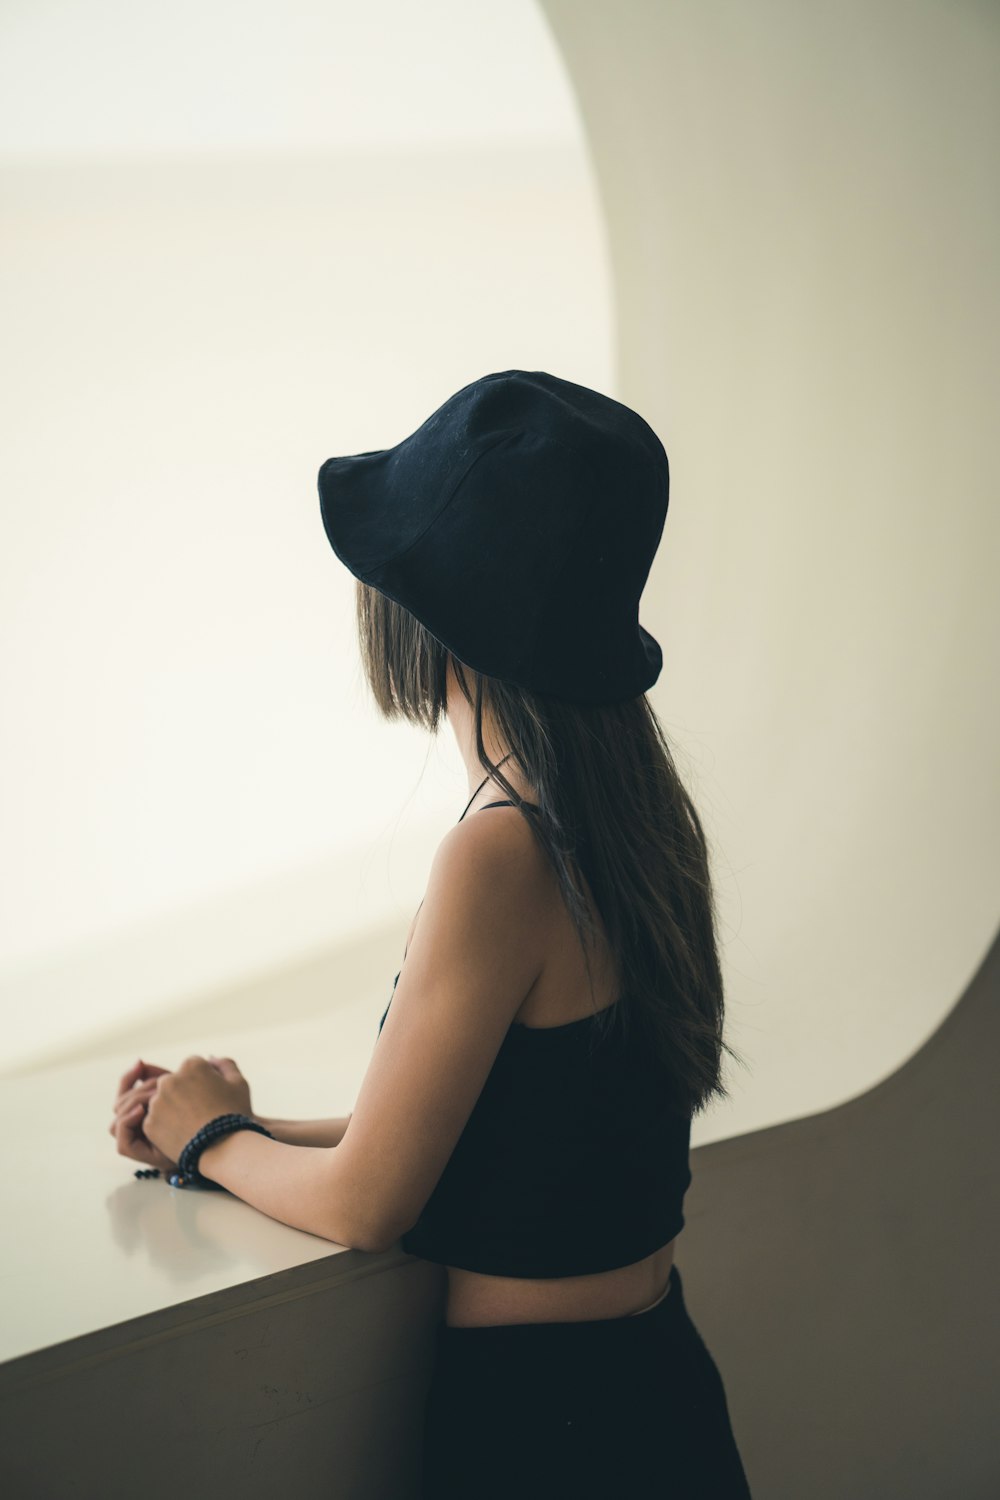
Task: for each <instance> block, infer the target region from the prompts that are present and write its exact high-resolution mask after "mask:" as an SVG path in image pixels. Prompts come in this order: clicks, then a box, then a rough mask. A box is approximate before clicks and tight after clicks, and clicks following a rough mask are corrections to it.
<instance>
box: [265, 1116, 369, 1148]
mask: <svg viewBox="0 0 1000 1500" xmlns="http://www.w3.org/2000/svg"><path fill="white" fill-rule="evenodd" d="M254 1119H255V1120H257V1121H258V1122H259V1124H261V1125H263V1126H264V1127H265V1129H266V1130H269V1131H270V1132H271V1134H272V1135H273V1136H274V1138H275V1140H277V1141H283V1142H284V1144H285V1145H286V1146H339V1145H340V1143H341V1141H342V1140H343V1139H344V1135H345V1133H346V1131H347V1126H348V1124H349V1123H350V1119H351V1117H350V1115H343V1116H341V1117H339V1118H337V1119H333V1120H271V1119H269V1118H268V1117H267V1115H258V1114H255V1115H254Z"/></svg>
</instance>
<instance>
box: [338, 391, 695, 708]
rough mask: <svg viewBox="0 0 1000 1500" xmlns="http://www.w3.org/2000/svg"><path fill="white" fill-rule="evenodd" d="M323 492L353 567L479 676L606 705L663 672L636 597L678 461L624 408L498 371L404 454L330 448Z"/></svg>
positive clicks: (443, 412) (428, 424)
mask: <svg viewBox="0 0 1000 1500" xmlns="http://www.w3.org/2000/svg"><path fill="white" fill-rule="evenodd" d="M319 490H320V507H321V511H322V515H323V522H324V526H325V527H326V532H327V536H328V539H329V541H330V543H331V546H332V547H333V549H334V551H335V552H336V553H337V555H338V557H340V559H341V561H342V562H344V563H345V564H346V566H347V567H348V568H350V570H351V571H352V572H353V573H354V574H355V575H356V576H357V577H359V578H362V579H363V580H364V581H365V582H367V583H370V584H372V585H373V586H374V587H376V588H379V589H381V590H382V591H383V592H384V593H386V594H387V595H389V597H391V598H394V599H396V600H397V602H399V603H400V604H402V605H403V606H404V607H405V608H407V609H409V610H410V611H411V613H413V614H414V615H416V617H417V618H418V619H420V620H421V621H422V622H423V623H424V625H425V626H426V627H427V628H428V629H429V630H430V631H431V632H432V634H434V635H435V636H437V637H438V639H439V640H441V641H442V642H443V644H444V645H446V646H447V647H448V648H449V649H450V650H452V651H453V652H454V654H455V655H456V656H458V657H459V659H460V660H462V661H464V662H467V663H468V665H470V666H472V667H474V668H476V669H477V670H479V671H482V672H485V673H487V674H488V675H492V676H497V677H502V678H506V679H508V680H511V681H514V682H520V683H521V684H522V685H523V686H525V687H528V688H530V689H532V690H534V691H537V692H545V693H551V694H552V695H553V696H557V697H559V696H562V697H566V698H577V699H581V700H586V701H592V702H599V701H614V700H615V699H618V698H624V697H631V696H635V695H637V694H638V693H640V692H643V691H645V690H646V688H648V687H649V686H651V685H652V683H653V682H654V681H655V680H656V677H657V676H658V675H659V671H660V668H661V666H662V654H661V652H660V649H659V646H658V645H657V643H656V642H655V641H654V640H653V638H652V637H651V636H650V635H649V634H648V632H646V631H644V630H643V629H642V627H641V626H640V625H639V623H638V603H639V596H640V594H641V592H642V589H643V587H644V585H645V582H646V578H647V576H648V573H649V568H650V565H651V563H652V559H653V556H654V554H655V551H656V548H657V546H658V545H659V541H660V537H661V534H662V530H663V525H664V521H665V519H666V513H667V506H668V499H669V465H668V462H667V455H666V452H665V450H664V448H663V445H662V443H661V442H660V440H659V438H658V437H657V436H656V434H655V432H653V430H652V428H651V427H650V426H649V424H648V423H647V422H645V421H644V419H643V418H642V417H641V416H639V414H638V413H637V412H635V411H633V410H632V409H631V408H630V407H627V406H625V405H624V404H623V403H622V402H619V401H616V400H614V399H613V398H612V397H609V396H605V395H603V394H602V393H600V392H598V391H593V390H591V389H590V388H588V387H586V386H581V385H577V384H574V383H573V382H571V381H566V380H561V379H559V378H558V377H557V376H554V375H550V374H548V373H547V372H546V371H541V370H534V371H524V370H504V371H497V372H495V373H493V374H490V375H486V376H483V377H482V378H481V379H479V380H476V381H473V382H471V383H470V384H469V385H466V386H463V387H462V388H461V390H459V391H456V392H455V394H454V395H453V396H450V397H449V398H448V400H447V401H445V402H444V403H443V405H442V406H440V407H439V408H438V409H437V410H436V411H435V412H432V413H431V415H430V416H429V417H428V418H427V419H426V421H425V422H423V423H421V425H420V427H418V428H417V429H416V431H415V432H413V433H411V434H410V436H409V437H407V438H404V439H403V440H402V442H400V443H398V444H397V445H396V446H395V447H394V448H389V449H381V450H375V451H373V452H371V453H365V454H356V455H350V456H347V457H344V458H336V459H328V460H327V461H326V463H325V464H324V465H323V466H322V468H321V469H320V473H319Z"/></svg>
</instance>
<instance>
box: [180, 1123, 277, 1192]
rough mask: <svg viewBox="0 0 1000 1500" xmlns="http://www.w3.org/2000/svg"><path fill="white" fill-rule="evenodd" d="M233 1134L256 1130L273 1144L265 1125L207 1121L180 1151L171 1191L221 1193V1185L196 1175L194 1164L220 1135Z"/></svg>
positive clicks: (209, 1178)
mask: <svg viewBox="0 0 1000 1500" xmlns="http://www.w3.org/2000/svg"><path fill="white" fill-rule="evenodd" d="M234 1130H256V1131H258V1132H259V1133H260V1134H261V1135H266V1136H268V1137H270V1139H271V1140H272V1141H273V1140H276V1139H277V1137H276V1136H274V1135H273V1134H272V1133H271V1131H270V1130H268V1128H267V1126H266V1125H261V1124H259V1122H258V1121H257V1120H251V1119H250V1117H249V1115H235V1114H229V1115H216V1117H215V1119H214V1120H209V1122H208V1124H207V1125H203V1126H202V1127H201V1129H200V1130H199V1131H196V1133H195V1134H194V1135H193V1136H192V1137H191V1139H190V1140H189V1141H188V1143H187V1145H186V1146H185V1147H184V1149H183V1151H182V1152H181V1154H180V1157H179V1158H178V1161H177V1166H178V1171H176V1172H171V1174H170V1186H171V1187H191V1186H194V1187H200V1188H218V1189H221V1190H222V1191H225V1189H223V1187H222V1183H221V1182H214V1181H213V1180H212V1178H211V1177H203V1176H202V1174H201V1173H200V1172H199V1171H198V1161H199V1158H200V1156H201V1153H202V1152H203V1151H204V1150H206V1148H207V1147H208V1146H210V1145H212V1144H213V1142H215V1141H217V1140H219V1139H220V1138H221V1137H222V1136H224V1135H229V1134H230V1132H231V1131H234Z"/></svg>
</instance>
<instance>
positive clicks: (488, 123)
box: [0, 0, 612, 1066]
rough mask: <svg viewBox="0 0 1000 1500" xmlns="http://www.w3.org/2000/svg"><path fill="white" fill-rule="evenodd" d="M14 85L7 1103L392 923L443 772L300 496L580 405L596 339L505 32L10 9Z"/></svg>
mask: <svg viewBox="0 0 1000 1500" xmlns="http://www.w3.org/2000/svg"><path fill="white" fill-rule="evenodd" d="M248 16H249V24H248ZM99 23H100V24H99ZM376 23H379V24H376ZM109 37H111V38H112V40H111V42H110V43H108V42H107V39H108V38H109ZM109 47H110V50H109ZM0 53H2V55H3V56H4V57H5V59H6V64H5V66H6V68H7V84H8V87H7V89H6V90H3V89H0V97H2V99H3V103H2V104H0V129H2V131H3V148H4V149H3V154H2V158H0V197H2V213H3V220H2V224H0V230H2V234H3V242H4V246H5V251H4V255H3V260H2V267H0V275H2V280H0V314H2V321H3V326H4V328H5V354H4V359H3V376H2V378H3V404H4V411H5V414H6V417H7V422H6V427H7V433H6V437H5V441H4V444H3V448H2V451H0V494H2V496H3V502H2V531H3V536H2V546H0V600H2V605H0V607H2V612H3V613H2V631H0V701H2V704H3V720H4V726H3V737H2V747H0V848H2V856H0V913H2V922H0V1007H2V1019H3V1034H4V1047H3V1062H4V1064H5V1065H7V1066H12V1065H14V1064H17V1063H22V1064H23V1063H24V1062H25V1060H31V1059H37V1060H39V1061H43V1060H44V1059H45V1057H46V1056H54V1055H58V1056H60V1057H64V1056H65V1051H66V1044H67V1042H72V1041H73V1040H74V1039H78V1040H79V1042H80V1044H81V1046H83V1045H84V1044H85V1043H87V1041H88V1038H93V1036H94V1034H95V1033H98V1034H103V1033H104V1032H106V1031H108V1030H109V1028H113V1027H114V1026H116V1025H117V1024H119V1023H122V1022H126V1021H130V1020H135V1019H137V1018H138V1017H141V1016H144V1015H149V1016H154V1015H158V1014H160V1013H162V1012H164V1011H166V1010H169V1009H170V1008H171V1007H172V1006H177V1005H180V1004H182V1003H184V1002H189V1001H190V1000H191V998H192V997H197V996H198V995H200V994H203V993H206V992H207V991H209V990H212V989H214V988H216V987H218V986H220V985H224V984H231V983H232V982H234V981H237V980H239V979H241V978H244V977H245V978H247V979H252V978H253V977H255V976H256V975H257V974H259V973H260V972H261V971H262V970H270V969H274V968H275V967H277V966H280V965H281V964H283V963H294V962H296V961H297V960H299V959H301V958H302V956H303V955H308V954H310V953H315V952H319V951H321V950H323V949H326V948H329V947H330V946H331V945H335V944H336V943H337V942H338V941H341V940H343V939H345V938H347V937H348V936H350V937H352V938H353V937H356V936H357V933H358V931H359V930H362V931H363V930H365V929H374V928H377V927H379V926H381V925H382V924H384V923H385V922H386V921H387V920H392V919H393V918H395V917H397V916H402V915H403V914H404V913H408V912H409V911H412V909H413V908H415V906H416V904H417V902H418V901H419V899H420V894H421V892H422V888H423V881H424V880H425V878H426V865H427V862H428V859H429V856H430V854H431V852H432V851H433V848H434V846H435V845H436V842H437V840H438V838H439V837H440V834H441V832H442V830H443V829H444V828H446V827H447V826H448V823H449V822H450V821H452V820H453V819H454V818H455V817H457V816H458V813H459V812H460V811H461V808H462V806H463V805H464V802H465V799H466V795H467V788H466V778H465V772H464V767H463V766H462V764H461V761H460V758H459V756H458V753H457V750H456V749H455V746H454V744H453V741H452V739H451V736H450V733H449V732H448V730H447V728H445V730H444V733H443V735H442V737H441V740H440V744H439V746H438V747H434V746H431V745H430V744H429V742H428V741H427V739H426V737H425V736H424V735H423V734H422V733H421V732H419V731H416V730H411V729H409V728H408V727H404V726H393V727H392V728H390V727H388V726H386V725H384V724H383V723H382V722H381V721H380V720H379V719H378V718H377V717H376V715H375V711H374V709H373V708H372V707H371V706H370V705H369V702H368V699H367V695H366V689H365V688H364V685H363V682H362V679H361V673H360V668H359V664H358V656H357V648H356V643H355V636H354V618H353V579H352V577H351V575H350V574H349V573H348V572H347V570H346V569H344V568H343V566H342V565H341V564H340V563H339V561H338V560H337V559H336V557H335V556H334V554H333V552H332V551H331V549H330V547H329V544H328V543H327V540H326V537H325V533H324V531H323V526H322V522H321V520H320V515H319V502H318V497H317V491H316V474H317V471H318V469H319V466H320V465H321V463H322V462H323V461H324V459H326V458H327V457H329V456H330V455H331V454H335V453H351V452H360V451H364V450H365V449H369V448H373V447H382V446H385V445H388V444H392V443H395V442H398V441H400V440H401V439H402V438H404V437H405V436H407V435H408V434H409V433H410V432H412V431H413V430H414V428H416V427H417V426H418V425H419V424H420V423H421V422H422V421H423V420H424V418H425V417H426V416H428V415H429V414H430V412H431V411H432V410H433V409H434V408H435V407H436V406H438V405H439V404H440V403H441V402H442V401H443V400H444V399H445V398H446V397H447V396H448V395H450V394H451V393H452V391H454V390H455V389H457V388H458V387H459V386H461V385H463V384H465V383H467V382H468V381H469V380H472V379H474V378H476V377H477V376H478V375H481V374H485V373H486V372H487V371H490V370H494V369H504V368H508V367H511V366H515V365H516V366H527V367H528V368H533V367H540V368H549V369H553V370H556V371H559V372H562V373H564V374H567V375H569V376H570V377H571V378H576V379H579V380H581V381H583V382H584V383H589V384H594V385H598V386H603V387H606V386H608V384H609V383H610V379H611V375H610V371H611V350H612V328H611V294H610V284H609V274H608V265H607V260H606V250H605V241H604V232H603V226H602V222H601V219H600V214H599V210H598V206H597V201H596V194H595V189H594V184H593V181H592V178H591V175H590V169H589V166H588V164H587V160H586V156H585V153H584V149H583V144H582V136H581V133H580V129H579V125H578V122H577V119H576V115H575V107H574V104H573V100H572V97H571V95H570V93H569V90H568V86H567V84H566V81H565V78H564V76H563V73H562V71H561V64H560V61H559V58H558V55H557V53H556V52H555V49H554V47H553V44H552V41H551V38H550V37H549V34H548V32H547V30H546V28H545V25H544V23H543V21H542V20H541V18H540V16H539V14H538V12H537V10H535V9H534V7H533V6H531V5H529V4H526V3H525V4H518V5H515V6H508V7H506V8H505V9H504V11H503V13H502V14H501V15H499V16H498V15H497V14H496V12H495V11H494V9H492V8H491V7H489V6H488V5H486V4H485V3H480V4H478V5H471V6H470V5H462V6H456V5H440V4H436V5H429V6H422V7H420V8H419V9H414V8H412V7H406V6H402V5H392V6H386V5H382V6H375V7H371V8H368V9H367V10H366V11H365V16H364V18H360V17H359V16H358V15H356V14H355V8H354V7H348V6H346V5H335V6H330V5H324V6H319V5H308V6H307V5H302V4H300V5H298V6H291V7H290V6H288V5H286V4H283V5H281V6H279V5H276V4H275V5H271V6H258V7H256V8H255V9H253V10H252V11H251V12H248V10H247V7H245V6H240V7H236V6H231V7H226V8H219V7H210V8H209V9H207V10H206V9H205V8H204V7H196V6H188V7H187V8H184V7H181V9H180V10H179V11H178V12H176V13H172V15H171V17H170V20H169V23H165V22H164V20H163V12H162V11H161V10H160V9H159V8H156V7H153V6H152V5H141V6H136V5H134V4H129V5H125V4H112V3H110V0H105V3H103V4H101V5H98V6H93V7H88V9H87V18H86V25H83V24H82V21H81V14H80V12H79V10H78V8H76V7H73V6H70V5H34V4H33V5H31V6H21V7H16V6H15V7H5V9H4V11H3V13H2V15H0ZM234 55H235V57H236V59H237V65H236V67H235V71H232V70H231V71H230V72H226V68H225V66H224V65H226V64H227V63H228V60H229V59H230V58H231V57H232V56H234ZM389 63H391V65H388V64H389ZM220 80H221V81H222V82H221V83H220ZM223 84H224V86H225V88H226V89H227V90H228V91H229V92H228V93H227V94H226V100H227V103H226V107H225V108H224V109H223V108H220V107H219V104H218V90H219V87H221V86H223ZM262 121H263V122H264V124H263V126H262ZM264 127H266V128H264ZM263 146H266V148H267V149H266V150H264V149H261V148H262V147H263ZM393 957H394V955H393V954H390V955H388V956H387V961H386V962H387V975H386V982H387V984H388V983H389V982H391V973H392V970H391V968H390V965H391V964H392V959H393Z"/></svg>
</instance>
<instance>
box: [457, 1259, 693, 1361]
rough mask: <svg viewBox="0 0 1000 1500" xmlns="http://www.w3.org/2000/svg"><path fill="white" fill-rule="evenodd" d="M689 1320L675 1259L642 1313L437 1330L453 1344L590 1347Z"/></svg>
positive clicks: (643, 1335)
mask: <svg viewBox="0 0 1000 1500" xmlns="http://www.w3.org/2000/svg"><path fill="white" fill-rule="evenodd" d="M688 1321H689V1319H688V1312H687V1307H686V1306H685V1303H684V1284H683V1282H682V1280H681V1273H680V1271H679V1270H678V1269H677V1264H676V1262H675V1263H674V1264H673V1265H672V1266H671V1267H670V1280H669V1282H668V1284H667V1291H666V1292H665V1293H664V1295H663V1296H662V1297H661V1298H660V1300H659V1302H655V1303H654V1304H653V1306H652V1307H650V1308H647V1309H645V1310H644V1311H642V1312H638V1313H624V1314H623V1315H622V1316H621V1317H619V1318H583V1319H576V1320H575V1321H573V1322H571V1323H491V1324H486V1325H484V1326H481V1327H472V1328H452V1327H451V1326H450V1325H449V1324H447V1323H444V1322H442V1323H440V1324H439V1325H438V1330H437V1332H438V1340H439V1343H443V1344H445V1345H449V1346H452V1347H458V1346H459V1345H461V1346H462V1347H463V1348H471V1347H472V1346H473V1345H477V1346H479V1345H482V1346H483V1347H486V1346H489V1348H491V1349H493V1350H496V1349H498V1348H507V1347H508V1346H512V1345H516V1344H518V1343H530V1344H532V1346H533V1347H535V1348H538V1347H539V1346H542V1347H544V1346H545V1345H547V1344H560V1345H567V1344H568V1345H572V1344H573V1343H574V1342H580V1343H586V1344H587V1345H588V1346H590V1345H593V1344H594V1343H607V1344H613V1343H616V1342H623V1341H628V1340H632V1341H636V1342H637V1341H639V1340H641V1339H644V1338H646V1337H648V1336H649V1335H650V1334H651V1333H653V1334H655V1336H656V1337H657V1338H661V1337H662V1336H663V1330H664V1329H665V1328H670V1327H672V1326H673V1325H676V1324H681V1323H685V1322H688Z"/></svg>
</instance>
